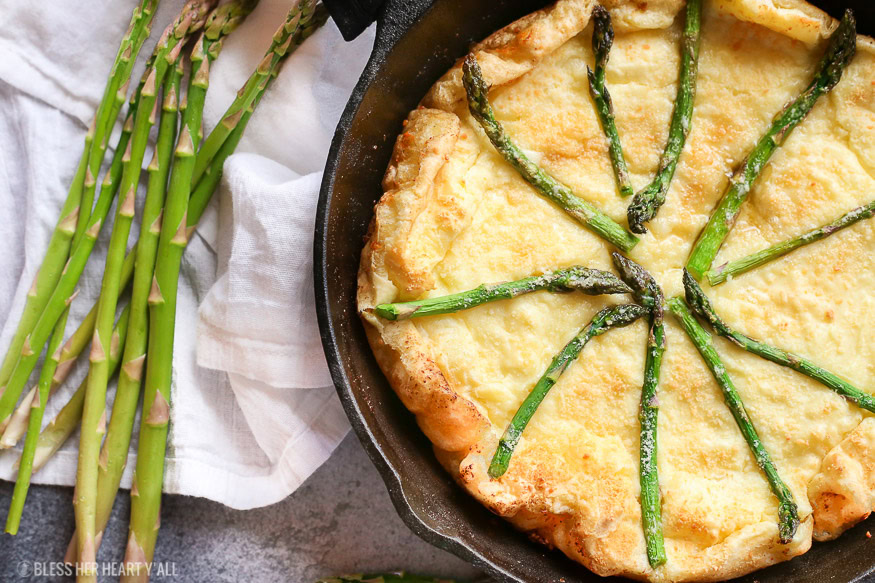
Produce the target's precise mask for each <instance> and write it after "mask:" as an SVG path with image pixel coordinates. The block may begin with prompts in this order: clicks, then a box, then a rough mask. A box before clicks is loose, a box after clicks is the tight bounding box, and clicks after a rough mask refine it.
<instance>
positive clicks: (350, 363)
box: [314, 0, 875, 583]
mask: <svg viewBox="0 0 875 583" xmlns="http://www.w3.org/2000/svg"><path fill="white" fill-rule="evenodd" d="M325 1H326V3H327V4H328V7H329V9H330V10H331V12H332V15H333V16H334V17H335V21H336V22H337V23H338V25H339V26H340V27H341V29H342V31H343V32H344V36H346V37H347V38H351V37H353V36H355V35H356V34H358V33H359V32H361V30H362V29H363V28H364V27H365V26H366V25H367V24H368V23H369V22H371V21H372V20H374V19H376V21H377V38H376V43H375V46H374V50H373V54H372V56H371V59H370V61H369V63H368V65H367V67H366V68H365V70H364V73H362V76H361V79H360V80H359V82H358V85H357V86H356V88H355V90H354V91H353V94H352V97H351V98H350V100H349V103H348V104H347V106H346V110H345V111H344V113H343V117H342V118H341V120H340V123H339V124H338V127H337V132H336V133H335V135H334V141H333V143H332V146H331V152H330V154H329V156H328V162H327V166H326V169H325V178H324V180H323V182H322V191H321V194H320V197H319V206H318V210H317V216H316V237H315V253H314V263H315V277H316V304H317V311H318V316H319V326H320V330H321V333H322V343H323V346H324V348H325V355H326V357H327V359H328V364H329V367H330V369H331V375H332V378H333V379H334V384H335V385H336V387H337V392H338V393H339V395H340V399H341V401H342V402H343V406H344V408H345V409H346V414H347V415H348V416H349V419H350V421H351V422H352V426H353V428H354V429H355V432H356V434H357V435H358V437H359V439H360V440H361V442H362V444H363V445H364V447H365V449H366V450H367V452H368V455H369V456H370V457H371V460H372V461H373V462H374V464H375V465H376V466H377V469H378V470H379V471H380V473H381V474H382V476H383V479H384V480H385V482H386V486H387V487H388V489H389V494H390V496H391V497H392V501H393V502H394V504H395V508H396V509H397V510H398V513H399V514H400V515H401V518H402V519H404V521H405V522H406V523H407V525H408V526H409V527H410V528H411V529H412V530H413V531H414V532H415V533H416V534H418V535H419V536H420V537H422V538H423V539H425V540H426V541H428V542H430V543H432V544H434V545H436V546H438V547H440V548H442V549H445V550H448V551H450V552H452V553H455V554H456V555H458V556H459V557H461V558H463V559H465V560H468V561H470V562H472V563H473V564H475V565H477V566H478V567H481V568H483V569H484V570H485V571H486V572H487V573H488V574H489V575H491V576H492V577H493V578H495V579H496V580H499V581H512V582H519V581H526V582H531V581H564V582H567V583H579V582H585V581H586V582H589V581H605V579H602V578H600V577H597V576H595V575H593V574H592V573H590V572H589V571H587V570H586V569H585V568H584V567H582V566H580V565H578V564H577V563H574V562H573V561H571V560H569V559H567V558H566V557H565V556H564V555H562V553H560V552H558V551H550V550H547V549H546V548H545V547H543V546H541V545H538V544H535V543H533V542H530V541H529V540H528V539H527V537H526V536H525V535H523V534H520V533H519V532H517V531H515V530H514V529H513V528H512V527H511V526H510V525H509V524H508V523H506V522H504V521H502V520H501V519H499V518H497V517H496V516H494V515H493V514H491V513H490V512H489V511H488V510H486V508H484V507H483V506H481V505H480V504H479V503H478V502H476V501H475V500H474V499H473V498H471V497H470V496H468V495H467V494H466V493H465V492H464V491H462V489H461V488H459V487H458V486H456V485H455V484H454V483H453V482H452V480H451V479H450V477H449V476H448V475H447V473H446V472H445V471H444V470H443V469H442V468H441V467H440V466H439V465H438V463H437V461H436V460H435V457H434V455H433V453H432V449H431V445H430V443H429V441H428V440H427V439H426V438H425V436H424V435H423V434H422V433H421V432H420V430H419V429H418V427H417V426H416V423H415V421H414V418H413V416H412V415H411V414H410V413H409V412H408V411H407V410H406V409H405V408H404V406H403V405H402V404H401V402H400V401H399V400H398V398H397V397H396V396H395V394H394V393H393V392H392V389H391V388H390V387H389V384H388V383H387V382H386V379H385V378H384V377H383V374H382V372H380V369H379V368H378V367H377V363H376V362H375V361H374V358H373V356H372V354H371V350H370V348H369V346H368V343H367V341H366V339H365V334H364V329H363V328H362V324H361V322H360V320H359V318H358V314H357V313H356V307H355V294H356V274H357V272H358V265H359V254H360V253H361V250H362V246H363V243H364V236H365V232H366V230H367V227H368V224H369V222H370V220H371V217H372V215H373V206H374V204H375V203H376V202H377V200H378V199H379V197H380V195H381V188H380V182H381V180H382V177H383V173H384V172H385V170H386V166H387V164H388V162H389V157H390V154H391V151H392V146H393V143H394V140H395V137H396V136H397V135H398V133H399V132H400V131H401V122H402V121H403V120H404V119H405V118H406V117H407V114H408V112H410V110H411V109H413V108H414V107H415V106H416V104H417V103H418V102H419V100H420V99H421V98H422V96H423V95H424V94H425V93H426V91H427V90H428V88H429V87H430V86H431V85H432V84H433V83H434V81H435V80H436V79H437V78H438V77H440V76H441V75H442V74H443V73H444V72H445V71H446V70H447V69H449V68H450V67H451V66H452V65H453V63H454V62H455V60H456V59H458V58H459V57H461V56H463V55H464V54H465V53H466V51H467V48H468V47H469V45H470V43H472V42H474V41H477V40H480V39H482V38H484V37H486V36H487V35H489V34H490V33H492V32H493V31H495V30H497V29H499V28H501V27H502V26H504V25H506V24H508V23H509V22H511V21H513V20H515V19H517V18H519V17H521V16H523V15H525V14H528V13H530V12H532V11H533V10H536V9H538V8H540V7H542V6H544V5H546V4H547V2H545V1H544V0H386V2H385V5H383V6H382V7H380V4H382V2H383V0H325ZM814 3H815V4H819V5H821V6H822V7H823V8H825V9H826V10H827V11H829V12H830V13H831V14H833V15H834V16H839V15H841V12H842V10H843V9H844V8H846V7H852V8H854V9H855V10H856V13H857V20H858V26H859V29H860V31H861V32H863V33H866V34H872V33H873V32H875V2H873V0H833V1H829V0H820V1H818V0H815V2H814ZM867 528H871V529H873V530H875V522H873V521H867V522H866V523H864V524H862V525H860V526H858V527H856V528H854V529H852V530H850V531H849V532H847V533H845V534H844V535H843V536H842V537H840V538H839V539H838V540H837V541H834V542H831V543H825V544H818V543H815V544H814V546H813V548H812V549H811V551H809V552H808V553H806V554H805V555H803V556H802V557H799V558H796V559H794V560H792V561H790V562H786V563H781V564H778V565H775V566H773V567H770V568H768V569H765V570H762V571H759V572H757V573H754V574H752V575H750V576H748V577H746V578H744V579H742V581H754V580H756V581H760V582H762V583H767V582H777V581H793V582H800V583H806V582H812V583H814V582H817V583H820V582H822V581H836V582H848V581H855V582H860V581H866V580H873V581H875V540H869V539H868V538H867V537H866V531H867ZM398 560H399V561H401V562H402V563H403V557H399V559H398ZM399 566H401V565H400V564H399ZM404 566H405V567H407V568H411V569H412V568H415V565H404Z"/></svg>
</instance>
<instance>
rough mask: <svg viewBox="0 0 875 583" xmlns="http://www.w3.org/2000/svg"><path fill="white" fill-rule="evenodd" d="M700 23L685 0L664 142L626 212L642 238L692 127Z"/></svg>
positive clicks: (692, 2)
mask: <svg viewBox="0 0 875 583" xmlns="http://www.w3.org/2000/svg"><path fill="white" fill-rule="evenodd" d="M701 22H702V0H688V2H687V9H686V21H685V22H684V36H683V41H682V43H681V70H680V73H679V75H678V90H677V97H676V98H675V104H674V111H673V112H672V114H671V123H670V125H669V128H668V140H667V141H666V143H665V149H664V150H663V152H662V157H661V158H660V160H659V168H658V169H657V171H656V176H654V177H653V180H652V181H651V182H650V184H648V185H647V186H645V187H644V188H643V189H641V190H640V191H639V192H638V193H637V194H636V195H635V198H634V199H633V200H632V204H631V205H629V208H628V209H627V211H626V214H627V217H628V220H629V229H630V230H631V231H632V232H633V233H639V234H644V233H646V232H647V229H646V228H645V227H644V223H646V222H648V221H650V220H652V219H653V217H655V216H656V213H657V212H658V211H659V208H660V207H661V206H662V205H663V204H665V197H666V194H667V193H668V188H669V186H670V185H671V179H672V178H673V177H674V171H675V169H676V168H677V165H678V160H679V159H680V157H681V152H682V151H683V149H684V144H685V143H686V141H687V135H688V134H689V133H690V128H691V127H692V123H693V102H694V101H695V100H696V77H697V76H698V71H699V39H700V32H701Z"/></svg>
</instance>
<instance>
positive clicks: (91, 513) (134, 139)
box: [73, 0, 216, 580]
mask: <svg viewBox="0 0 875 583" xmlns="http://www.w3.org/2000/svg"><path fill="white" fill-rule="evenodd" d="M215 3H216V0H190V1H189V2H188V3H187V4H186V5H185V7H183V10H182V12H181V14H180V15H179V17H177V19H176V20H175V21H174V22H173V23H171V24H170V26H168V28H167V30H166V31H165V32H164V35H163V36H162V37H161V40H159V41H158V49H157V50H156V54H155V62H154V64H153V68H152V71H151V72H150V74H149V77H148V78H147V79H146V83H145V85H144V86H143V89H142V91H141V93H140V104H139V107H138V109H137V112H136V113H135V114H134V131H133V133H132V134H131V141H130V143H129V144H128V151H127V152H126V153H125V160H124V162H125V168H124V171H123V173H122V181H121V186H120V192H122V193H123V194H122V195H121V196H122V197H123V198H121V199H120V201H119V204H118V207H117V209H116V216H115V222H114V223H113V228H112V236H111V238H110V242H109V249H108V250H107V255H106V264H105V267H104V272H103V281H102V283H101V287H100V300H99V302H98V305H97V320H96V323H95V327H94V339H93V340H92V343H91V355H90V359H89V360H90V369H89V372H88V385H87V389H86V391H85V404H84V408H83V410H82V428H81V434H80V439H79V464H78V466H77V471H76V492H75V496H74V502H73V508H74V510H75V515H76V531H77V542H78V553H77V557H78V563H79V569H80V572H81V573H83V575H82V576H81V577H79V578H80V579H83V580H94V579H95V578H96V541H95V536H96V528H95V524H96V506H97V495H96V491H97V474H98V472H97V468H98V464H97V461H98V456H99V451H100V443H101V440H102V438H103V435H104V434H105V433H106V387H107V383H108V382H109V355H108V347H109V341H110V337H111V335H112V328H113V317H114V314H115V309H116V302H117V299H118V292H119V287H120V281H121V271H122V265H123V263H124V257H125V248H126V246H127V240H128V236H129V234H130V229H131V224H132V222H133V218H134V208H135V207H134V205H135V199H136V192H137V186H138V184H139V180H140V172H141V166H142V162H143V157H144V154H145V150H146V145H147V142H148V138H149V132H150V130H151V128H152V126H154V125H155V123H156V121H157V120H156V117H157V115H158V110H159V108H158V105H159V104H158V91H159V90H160V88H161V86H162V84H163V83H164V80H165V76H166V74H167V72H168V70H172V69H173V68H174V67H175V64H176V61H177V60H178V58H179V53H180V50H181V49H182V46H183V44H184V43H185V40H186V39H187V38H188V36H189V35H190V34H192V33H194V32H196V31H198V30H200V29H201V28H202V27H203V25H204V23H205V21H206V18H207V15H208V14H209V12H210V10H211V9H212V7H213V6H214V5H215ZM146 228H147V229H148V228H149V226H148V225H147V226H146Z"/></svg>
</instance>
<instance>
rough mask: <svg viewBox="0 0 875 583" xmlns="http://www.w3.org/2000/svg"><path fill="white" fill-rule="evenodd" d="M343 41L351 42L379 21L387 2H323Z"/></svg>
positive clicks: (343, 0)
mask: <svg viewBox="0 0 875 583" xmlns="http://www.w3.org/2000/svg"><path fill="white" fill-rule="evenodd" d="M322 2H323V3H324V4H325V7H326V8H328V12H329V13H330V14H331V18H333V19H334V22H335V24H337V28H339V29H340V34H342V35H343V39H344V40H347V41H351V40H352V39H354V38H355V37H357V36H358V35H360V34H361V33H362V32H363V31H364V30H365V29H366V28H367V27H368V26H370V25H371V23H372V22H374V21H375V20H376V19H377V13H378V12H379V11H380V8H381V7H382V6H383V4H385V0H322Z"/></svg>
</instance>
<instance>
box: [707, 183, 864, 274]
mask: <svg viewBox="0 0 875 583" xmlns="http://www.w3.org/2000/svg"><path fill="white" fill-rule="evenodd" d="M873 216H875V200H873V201H872V202H870V203H869V204H867V205H864V206H861V207H857V208H855V209H854V210H852V211H850V212H848V213H846V214H844V215H842V216H840V217H839V218H837V219H836V220H834V221H832V222H831V223H828V224H826V225H823V226H822V227H818V228H816V229H812V230H811V231H808V232H807V233H805V234H802V235H799V236H798V237H793V238H792V239H787V240H786V241H781V242H780V243H775V244H774V245H772V246H771V247H767V248H765V249H763V250H762V251H757V252H756V253H752V254H750V255H747V256H746V257H742V258H741V259H735V260H733V261H730V262H729V263H724V264H723V265H721V266H720V267H718V268H716V269H712V270H710V271H708V272H707V273H706V274H705V275H706V276H707V277H708V283H710V284H711V285H719V284H721V283H723V282H724V281H726V280H727V279H729V278H730V277H734V276H736V275H741V274H742V273H745V272H746V271H750V270H751V269H755V268H757V267H759V266H760V265H765V264H766V263H768V262H770V261H774V260H775V259H778V258H779V257H783V256H784V255H786V254H787V253H790V252H791V251H794V250H796V249H798V248H799V247H802V246H804V245H809V244H811V243H814V242H815V241H820V240H821V239H825V238H826V237H829V236H830V235H832V234H833V233H836V232H838V231H841V230H842V229H844V228H847V227H850V226H851V225H854V224H856V223H858V222H860V221H863V220H866V219H870V218H872V217H873Z"/></svg>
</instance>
